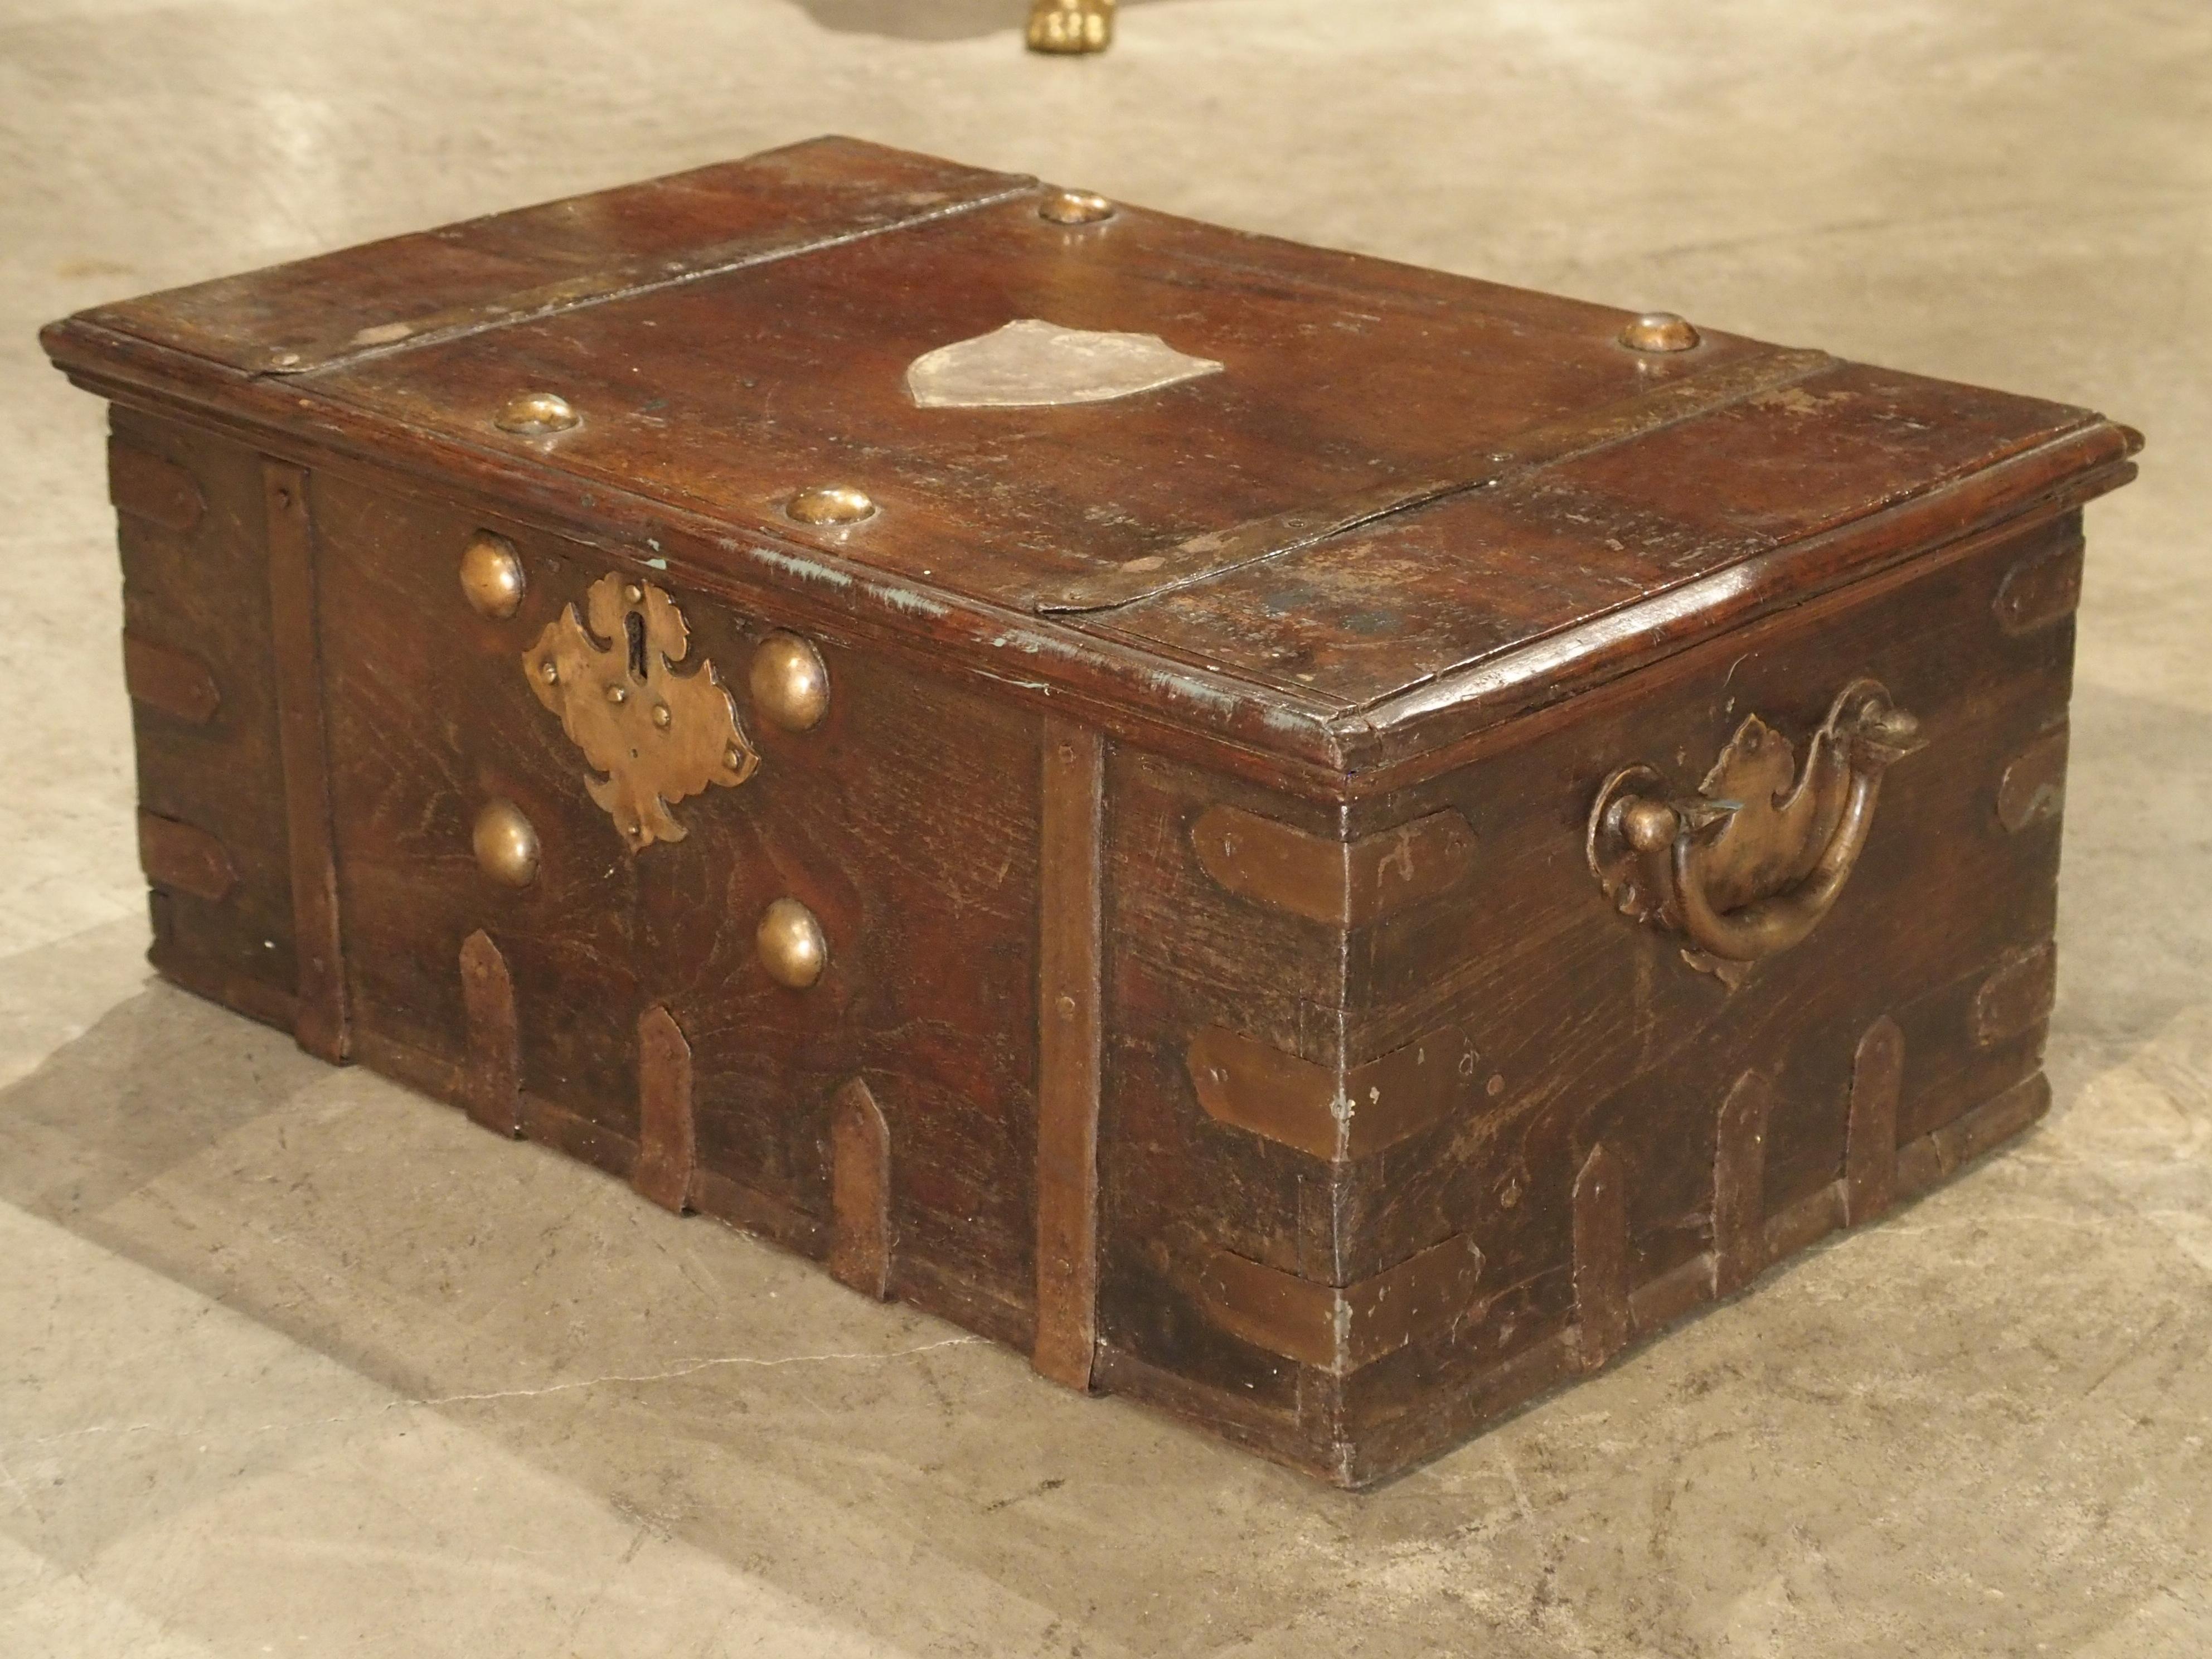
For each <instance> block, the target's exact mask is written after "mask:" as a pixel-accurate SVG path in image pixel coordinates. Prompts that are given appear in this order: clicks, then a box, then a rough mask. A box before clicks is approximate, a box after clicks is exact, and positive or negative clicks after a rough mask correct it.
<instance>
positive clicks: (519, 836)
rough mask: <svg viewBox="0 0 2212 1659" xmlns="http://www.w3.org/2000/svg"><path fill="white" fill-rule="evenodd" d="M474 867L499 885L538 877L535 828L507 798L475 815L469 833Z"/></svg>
mask: <svg viewBox="0 0 2212 1659" xmlns="http://www.w3.org/2000/svg"><path fill="white" fill-rule="evenodd" d="M471 840H472V842H474V844H475V848H476V854H477V869H479V870H481V871H483V872H484V874H485V875H487V876H489V877H490V878H491V879H492V880H494V881H495V882H498V883H499V884H501V886H503V887H527V886H529V885H530V884H531V883H532V882H533V881H535V880H537V879H538V831H537V830H536V829H534V828H533V827H532V824H531V822H530V820H529V819H528V818H526V817H524V816H523V813H522V809H521V808H520V807H519V806H517V805H515V804H514V803H513V801H511V800H495V801H491V802H489V803H487V804H486V805H485V806H484V808H483V811H479V812H478V813H477V822H476V830H475V833H474V835H473V836H471Z"/></svg>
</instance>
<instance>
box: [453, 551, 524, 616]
mask: <svg viewBox="0 0 2212 1659" xmlns="http://www.w3.org/2000/svg"><path fill="white" fill-rule="evenodd" d="M529 585H530V584H529V579H528V578H527V577H526V576H525V575H524V574H523V571H522V561H521V559H520V557H518V556H516V554H515V551H514V544H513V542H511V541H509V540H507V538H506V537H504V536H495V535H493V534H492V533H491V532H489V530H479V531H477V533H476V534H475V535H473V536H471V537H470V538H469V544H468V545H467V546H466V547H465V548H463V549H462V550H461V593H462V596H463V597H464V598H465V599H467V600H468V602H469V604H470V605H471V608H472V609H474V611H476V613H477V615H478V616H480V617H490V618H491V619H492V620H493V621H494V622H505V621H506V620H507V618H508V617H512V616H513V614H514V613H515V612H516V611H518V610H520V609H521V606H522V595H523V591H524V590H525V589H526V587H528V586H529Z"/></svg>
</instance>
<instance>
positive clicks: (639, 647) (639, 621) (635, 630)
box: [623, 611, 645, 685]
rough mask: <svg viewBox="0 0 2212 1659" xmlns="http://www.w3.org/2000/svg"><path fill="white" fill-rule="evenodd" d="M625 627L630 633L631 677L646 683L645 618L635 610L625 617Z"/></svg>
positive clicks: (640, 682)
mask: <svg viewBox="0 0 2212 1659" xmlns="http://www.w3.org/2000/svg"><path fill="white" fill-rule="evenodd" d="M623 629H624V631H626V632H627V633H628V634H629V677H630V678H632V679H634V680H635V681H636V682H637V683H638V684H641V685H642V684H645V618H644V617H641V616H640V615H638V613H637V612H636V611H631V612H630V613H629V615H628V616H627V617H623Z"/></svg>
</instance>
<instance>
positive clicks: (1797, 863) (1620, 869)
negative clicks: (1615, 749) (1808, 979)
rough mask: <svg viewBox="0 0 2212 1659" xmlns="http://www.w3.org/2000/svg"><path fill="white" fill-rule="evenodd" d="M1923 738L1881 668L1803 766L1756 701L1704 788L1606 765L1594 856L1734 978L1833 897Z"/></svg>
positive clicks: (1850, 696) (1638, 900) (1629, 901)
mask: <svg viewBox="0 0 2212 1659" xmlns="http://www.w3.org/2000/svg"><path fill="white" fill-rule="evenodd" d="M1924 741H1925V740H1924V739H1923V738H1922V736H1921V732H1920V723H1919V721H1917V720H1915V719H1914V718H1913V717H1912V716H1911V714H1907V713H1905V710H1903V709H1902V708H1898V707H1897V706H1896V704H1895V703H1893V702H1891V700H1890V696H1889V693H1888V691H1887V690H1885V689H1884V688H1883V687H1882V685H1881V683H1880V682H1878V681H1875V680H1871V679H1858V680H1854V681H1852V682H1851V684H1849V685H1847V686H1845V687H1844V690H1843V691H1842V692H1841V693H1840V694H1839V695H1838V696H1837V698H1836V700H1835V702H1834V703H1833V704H1832V706H1831V707H1830V708H1829V710H1828V717H1827V719H1826V720H1824V721H1823V722H1822V723H1821V725H1820V729H1819V731H1817V732H1814V736H1813V742H1812V747H1811V750H1810V751H1809V752H1808V754H1807V756H1806V759H1805V768H1804V770H1803V771H1802V773H1800V772H1798V770H1797V769H1796V757H1795V755H1794V754H1793V753H1792V752H1791V750H1790V742H1789V740H1788V739H1787V738H1784V737H1783V736H1782V734H1781V733H1780V732H1777V731H1775V730H1774V729H1773V728H1772V727H1771V726H1768V725H1767V724H1766V723H1765V721H1764V720H1760V719H1759V717H1758V716H1757V715H1755V714H1754V715H1752V716H1750V717H1749V718H1747V720H1745V721H1744V722H1743V724H1742V725H1741V726H1739V727H1737V728H1736V732H1735V736H1734V737H1732V738H1729V743H1728V746H1727V747H1726V748H1725V749H1723V750H1722V751H1721V757H1720V759H1719V761H1718V762H1717V763H1716V764H1715V765H1714V767H1713V769H1712V770H1711V772H1710V773H1708V774H1707V775H1706V776H1705V781H1704V782H1703V783H1702V784H1701V785H1700V786H1699V790H1698V793H1695V794H1680V793H1671V792H1669V791H1668V788H1667V787H1666V783H1665V780H1664V779H1663V778H1662V776H1661V775H1660V773H1659V772H1658V771H1657V770H1656V769H1655V768H1653V767H1650V766H1646V765H1642V764H1638V765H1632V766H1624V767H1622V768H1620V769H1619V770H1617V771H1615V772H1614V773H1613V775H1611V776H1610V777H1608V778H1607V780H1606V781H1605V786H1604V787H1603V788H1601V790H1600V791H1599V792H1598V798H1597V801H1596V804H1595V805H1594V806H1593V807H1592V808H1591V810H1590V817H1589V834H1588V839H1587V850H1588V855H1589V865H1590V869H1591V871H1592V872H1593V873H1595V875H1596V877H1597V878H1598V882H1599V884H1600V885H1601V886H1602V888H1603V889H1604V890H1605V894H1606V896H1607V898H1609V899H1610V900H1612V901H1613V906H1614V908H1616V909H1618V910H1620V912H1621V913H1622V914H1623V915H1628V916H1632V917H1634V918H1635V919H1636V920H1638V921H1647V922H1650V923H1651V924H1653V925H1654V926H1656V927H1661V928H1662V929H1664V930H1666V931H1668V932H1670V933H1675V934H1677V935H1679V936H1680V938H1682V939H1684V940H1685V941H1686V943H1687V945H1688V946H1689V947H1690V950H1691V951H1692V952H1693V953H1695V954H1692V957H1691V960H1692V963H1693V964H1694V965H1696V966H1699V967H1703V968H1708V969H1711V970H1712V971H1714V972H1717V973H1718V974H1720V975H1722V977H1723V978H1724V979H1731V980H1733V979H1734V978H1735V977H1736V976H1737V975H1740V974H1741V972H1742V971H1744V970H1745V969H1747V968H1748V966H1749V965H1750V964H1752V963H1756V962H1759V961H1760V960H1762V959H1764V958H1765V957H1771V956H1772V955H1774V954H1775V953H1776V952H1777V951H1786V950H1788V949H1789V948H1790V946H1791V945H1796V944H1797V943H1799V942H1800V941H1802V939H1804V938H1805V937H1806V936H1807V935H1808V934H1809V933H1811V932H1812V931H1813V929H1814V927H1818V926H1819V925H1820V920H1821V918H1822V917H1824V916H1826V915H1827V914H1828V912H1829V911H1830V910H1831V909H1832V908H1835V903H1836V901H1837V899H1838V897H1839V896H1841V895H1842V893H1843V890H1844V884H1845V883H1846V882H1847V881H1848V880H1849V879H1850V874H1851V871H1852V869H1853V867H1854V866H1856V865H1857V862H1858V857H1859V854H1860V853H1861V852H1862V851H1863V849H1864V848H1865V846H1866V842H1867V835H1868V832H1869V829H1871V828H1872V827H1873V823H1874V814H1875V805H1876V803H1877V802H1878V801H1879V799H1880V798H1881V781H1882V775H1883V774H1884V773H1885V772H1887V770H1888V769H1889V768H1890V767H1891V766H1892V765H1893V763H1896V762H1898V761H1899V760H1902V759H1903V758H1904V757H1905V756H1907V755H1909V754H1911V753H1912V752H1913V751H1914V750H1917V749H1919V748H1920V747H1922V746H1923V743H1924Z"/></svg>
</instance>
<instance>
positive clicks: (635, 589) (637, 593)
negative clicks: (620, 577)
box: [623, 582, 645, 605]
mask: <svg viewBox="0 0 2212 1659" xmlns="http://www.w3.org/2000/svg"><path fill="white" fill-rule="evenodd" d="M644 603H645V590H644V589H643V588H641V587H640V586H638V585H637V584H636V583H635V582H632V583H630V585H629V586H627V587H625V588H623V604H624V605H643V604H644Z"/></svg>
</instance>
